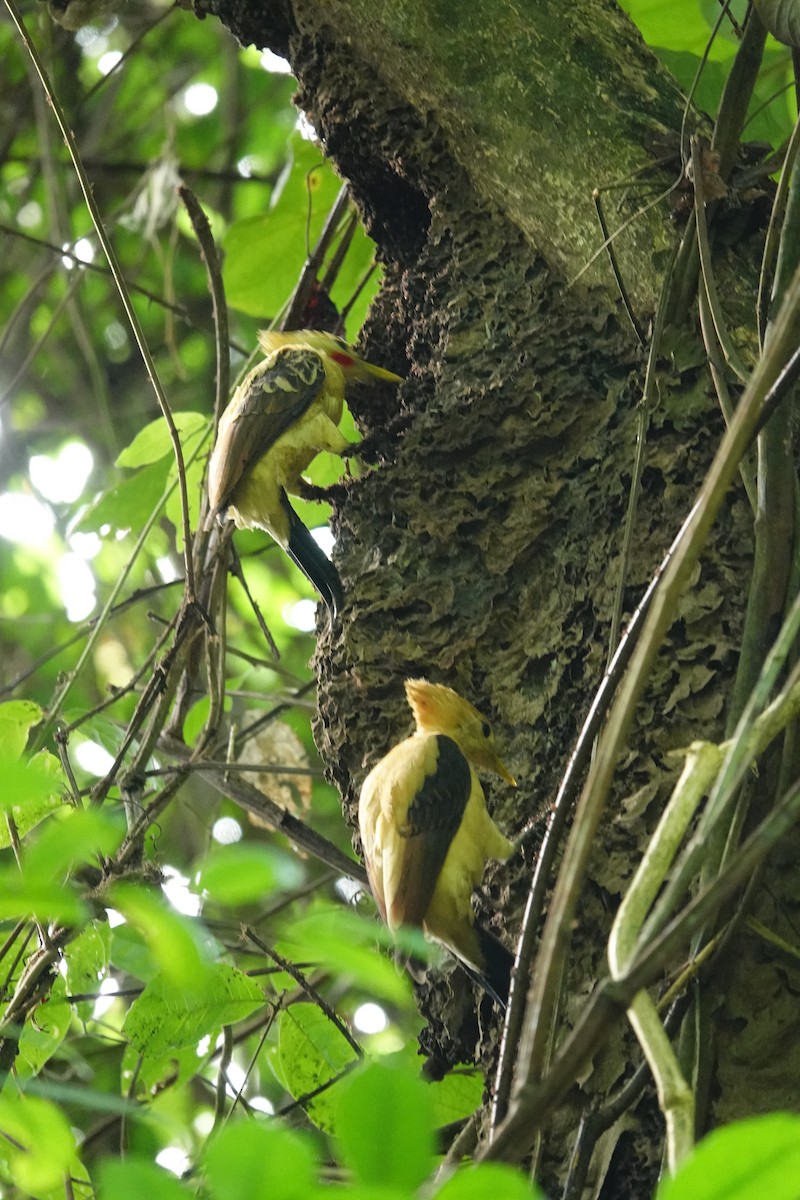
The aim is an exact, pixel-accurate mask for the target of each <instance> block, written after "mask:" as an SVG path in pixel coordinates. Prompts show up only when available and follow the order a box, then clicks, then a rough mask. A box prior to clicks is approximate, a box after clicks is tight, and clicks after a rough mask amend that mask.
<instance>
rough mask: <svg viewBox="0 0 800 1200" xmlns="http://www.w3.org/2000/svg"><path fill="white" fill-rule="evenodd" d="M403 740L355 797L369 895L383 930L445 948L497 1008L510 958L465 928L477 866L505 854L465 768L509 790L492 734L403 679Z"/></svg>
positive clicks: (456, 706)
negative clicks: (408, 713) (407, 720)
mask: <svg viewBox="0 0 800 1200" xmlns="http://www.w3.org/2000/svg"><path fill="white" fill-rule="evenodd" d="M405 688H406V697H407V699H408V702H409V704H410V705H411V710H412V712H413V714H414V719H415V721H416V725H417V728H416V731H415V733H413V734H412V736H411V737H408V738H406V739H405V741H402V742H400V743H398V745H396V746H394V747H393V748H392V749H391V750H390V751H389V753H388V754H386V755H385V756H384V757H383V758H382V759H381V760H380V762H379V763H377V765H376V766H374V767H373V768H372V770H371V771H370V773H369V775H368V776H367V778H366V779H365V780H364V784H363V786H362V788H361V799H360V801H359V810H358V817H359V827H360V830H361V844H362V847H363V850H364V859H365V862H366V866H367V874H368V876H369V882H370V886H371V888H372V893H373V895H374V897H375V902H376V903H377V905H378V908H379V910H380V913H381V916H382V917H383V919H384V920H385V921H386V923H387V925H388V926H389V928H390V929H391V930H395V929H398V928H399V927H400V926H401V925H412V926H417V927H421V928H422V929H423V930H424V932H425V933H426V934H427V935H428V936H429V937H431V938H434V939H435V940H436V941H438V942H441V943H442V944H443V945H444V946H446V947H447V949H448V950H450V951H451V952H452V953H453V954H455V955H456V957H457V958H458V959H460V960H461V962H462V964H464V966H465V967H466V969H467V971H468V973H469V974H470V975H472V977H473V978H475V979H477V981H478V982H479V983H481V984H482V986H483V987H484V988H485V989H486V991H488V992H489V993H490V994H491V995H492V996H493V997H494V998H495V1000H497V1001H498V1002H499V1003H500V1004H501V1005H503V1006H505V1004H506V1002H507V1000H508V991H509V985H510V980H511V967H512V963H513V956H512V955H511V953H510V952H509V951H508V950H507V949H506V947H505V946H504V945H503V944H502V943H501V942H500V941H499V940H498V939H497V938H496V937H494V935H493V934H490V933H489V932H488V931H487V930H485V929H481V928H480V927H479V926H476V925H475V923H474V920H475V918H474V914H473V911H472V891H473V889H474V888H475V887H476V886H477V885H478V884H479V883H480V881H481V879H482V878H483V873H484V870H485V867H486V864H487V862H488V861H489V860H490V859H492V858H495V859H501V860H503V861H504V860H505V859H507V858H508V857H509V855H510V854H511V852H512V850H513V846H512V843H511V842H510V841H509V840H508V838H506V837H504V836H503V834H502V833H501V832H500V830H499V829H498V828H497V826H496V825H495V823H494V821H493V820H492V818H491V817H490V816H489V813H488V812H487V809H486V799H485V797H484V794H483V788H482V787H481V785H480V781H479V779H478V776H477V774H476V771H475V768H480V767H483V768H484V769H485V770H488V771H493V772H494V773H495V774H496V775H499V776H500V777H501V778H502V779H504V780H505V781H506V783H509V784H511V786H512V787H516V783H515V781H514V779H513V777H512V776H511V775H510V774H509V772H508V770H507V768H506V767H505V766H504V764H503V762H502V761H501V759H500V757H499V756H498V754H497V751H496V750H495V747H494V737H493V734H492V729H491V726H490V724H489V722H488V721H487V720H485V719H484V717H482V716H481V714H480V713H479V712H478V710H477V709H476V708H473V706H472V705H471V704H470V703H469V702H468V701H467V700H464V699H463V698H462V697H461V696H459V695H458V693H457V692H454V691H453V690H452V689H451V688H448V687H443V686H442V685H441V684H436V683H428V682H427V680H424V679H408V680H406V685H405Z"/></svg>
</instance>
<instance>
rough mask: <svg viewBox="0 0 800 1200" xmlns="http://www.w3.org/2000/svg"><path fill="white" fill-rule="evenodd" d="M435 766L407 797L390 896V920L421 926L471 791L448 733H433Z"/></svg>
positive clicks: (466, 769) (462, 760) (469, 779)
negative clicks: (398, 860) (400, 848)
mask: <svg viewBox="0 0 800 1200" xmlns="http://www.w3.org/2000/svg"><path fill="white" fill-rule="evenodd" d="M436 743H437V750H438V753H437V757H436V766H435V768H434V770H433V772H432V774H430V775H428V776H427V777H426V779H425V782H424V783H423V785H422V787H421V788H420V789H419V791H418V792H417V794H416V795H415V796H414V798H413V800H412V801H411V803H410V805H409V807H408V812H407V813H406V820H405V823H404V825H403V826H402V827H401V828H400V829H399V830H398V832H399V834H400V837H401V838H403V839H404V853H403V865H402V870H401V873H400V880H399V884H398V887H397V891H396V893H395V895H394V896H393V897H392V898H391V905H392V918H393V921H395V922H397V923H398V924H402V925H417V926H419V925H421V924H422V922H423V920H424V919H425V914H426V912H427V911H428V908H429V907H430V903H431V900H432V899H433V893H434V891H435V889H436V883H437V880H438V878H439V874H440V872H441V870H442V867H443V866H444V860H445V858H446V857H447V851H448V850H449V849H450V844H451V842H452V840H453V838H454V836H455V834H456V831H457V829H458V827H459V825H460V824H461V820H462V818H463V816H464V809H465V808H466V807H467V801H468V800H469V795H470V792H471V790H472V773H471V771H470V768H469V763H468V762H467V760H466V758H465V757H464V755H463V754H462V753H461V751H460V750H459V748H458V746H457V745H456V743H455V742H454V741H453V740H452V738H449V737H446V736H445V735H444V734H442V733H440V734H437V737H436Z"/></svg>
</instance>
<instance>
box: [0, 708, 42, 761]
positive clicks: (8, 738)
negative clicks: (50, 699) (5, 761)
mask: <svg viewBox="0 0 800 1200" xmlns="http://www.w3.org/2000/svg"><path fill="white" fill-rule="evenodd" d="M43 715H44V714H43V712H42V710H41V708H40V707H39V705H38V704H34V702H33V701H32V700H6V701H5V703H3V704H0V754H2V755H3V757H7V758H21V757H22V754H23V752H24V750H25V746H26V744H27V741H28V733H29V732H30V730H31V729H32V728H33V726H34V725H38V724H39V722H40V721H41V719H42V717H43Z"/></svg>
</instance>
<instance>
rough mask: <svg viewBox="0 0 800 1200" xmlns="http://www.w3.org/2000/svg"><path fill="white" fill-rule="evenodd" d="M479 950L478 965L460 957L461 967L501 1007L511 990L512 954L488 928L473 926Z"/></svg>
mask: <svg viewBox="0 0 800 1200" xmlns="http://www.w3.org/2000/svg"><path fill="white" fill-rule="evenodd" d="M474 930H475V933H476V935H477V938H478V945H479V947H480V952H481V959H482V962H481V965H480V967H478V966H477V964H474V963H467V962H465V961H464V959H463V958H462V959H460V960H459V961H460V962H461V965H462V967H463V968H464V970H465V971H466V972H467V974H468V975H469V977H470V978H471V979H474V981H475V983H477V984H478V986H479V987H482V988H483V989H484V991H487V992H488V993H489V995H490V996H491V997H492V999H493V1000H496V1001H497V1003H498V1004H499V1005H500V1006H501V1008H505V1007H506V1006H507V1004H508V993H509V991H510V990H511V968H512V967H513V966H514V955H513V954H512V953H511V951H510V950H507V949H506V947H505V946H504V945H503V943H502V942H501V941H500V939H499V938H496V937H495V936H494V934H493V933H489V930H488V929H481V927H480V925H475V926H474Z"/></svg>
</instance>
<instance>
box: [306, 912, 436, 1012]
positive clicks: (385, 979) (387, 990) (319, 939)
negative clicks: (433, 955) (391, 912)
mask: <svg viewBox="0 0 800 1200" xmlns="http://www.w3.org/2000/svg"><path fill="white" fill-rule="evenodd" d="M384 938H387V939H388V941H389V944H391V935H388V934H387V931H386V930H384V929H382V928H381V927H380V926H378V925H377V924H376V923H375V922H374V921H371V920H368V919H366V918H364V917H362V916H360V915H359V914H358V913H355V912H351V911H348V910H347V909H344V908H341V907H336V908H334V907H331V908H323V907H322V906H318V907H317V908H316V909H314V910H312V911H311V912H310V914H309V915H308V916H306V917H303V918H301V919H300V920H298V921H294V922H292V925H291V927H290V928H288V929H287V930H286V932H285V939H286V943H287V945H288V946H289V947H290V950H289V952H288V956H289V957H292V958H297V959H301V960H303V961H311V962H316V963H319V964H320V965H321V966H328V967H330V968H331V969H332V970H333V971H335V972H336V974H337V975H338V976H345V977H347V978H348V979H350V980H351V981H352V982H353V983H356V984H358V986H359V987H362V988H363V989H364V990H365V991H366V992H368V993H369V994H370V995H372V996H373V997H374V998H375V999H383V1000H387V1001H389V1002H391V1003H392V1004H397V1005H401V1006H403V1007H406V1008H411V1007H412V1000H411V987H410V984H409V982H408V979H407V978H406V977H405V975H404V974H403V973H402V972H401V971H399V970H398V968H397V967H396V966H395V964H394V962H392V960H391V959H389V958H387V957H385V956H384V955H382V954H376V953H375V942H376V940H382V939H384ZM415 944H416V940H415Z"/></svg>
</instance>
